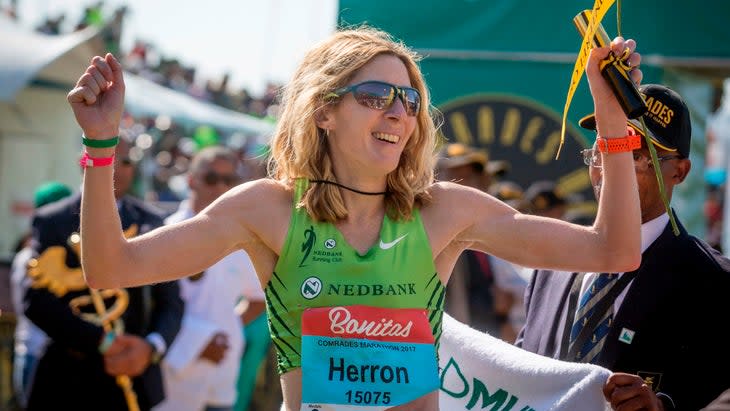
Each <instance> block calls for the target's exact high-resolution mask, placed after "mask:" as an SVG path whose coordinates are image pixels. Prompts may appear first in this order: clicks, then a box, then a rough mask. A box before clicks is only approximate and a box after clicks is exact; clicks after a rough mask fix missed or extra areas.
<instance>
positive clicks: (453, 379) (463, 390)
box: [440, 357, 535, 411]
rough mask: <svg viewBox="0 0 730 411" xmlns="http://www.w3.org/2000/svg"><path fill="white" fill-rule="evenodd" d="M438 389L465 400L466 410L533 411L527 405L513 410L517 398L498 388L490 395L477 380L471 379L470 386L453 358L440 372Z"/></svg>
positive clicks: (533, 410) (485, 386) (484, 385)
mask: <svg viewBox="0 0 730 411" xmlns="http://www.w3.org/2000/svg"><path fill="white" fill-rule="evenodd" d="M440 389H441V391H442V392H443V393H445V394H446V395H448V396H450V397H453V398H455V399H464V400H467V403H466V404H465V405H464V408H465V409H467V410H471V409H473V408H474V407H477V408H476V409H478V410H483V409H489V410H491V411H497V410H499V411H510V410H512V411H535V409H534V408H532V407H531V406H529V405H524V406H522V408H515V405H517V403H518V402H519V401H520V399H519V397H517V396H516V395H514V394H510V393H509V392H507V391H505V390H504V389H502V388H498V389H497V390H496V391H494V392H493V393H491V394H490V393H489V389H488V388H487V385H486V384H485V383H484V382H483V381H481V380H479V379H478V378H472V381H471V384H470V383H469V381H467V378H466V377H465V376H464V374H463V373H462V372H461V369H460V368H459V364H458V363H457V362H456V360H454V358H453V357H452V358H449V362H448V363H447V364H446V367H445V368H444V369H443V371H441V387H440ZM480 400H481V401H480ZM517 406H518V407H519V405H517ZM488 407H489V408H488Z"/></svg>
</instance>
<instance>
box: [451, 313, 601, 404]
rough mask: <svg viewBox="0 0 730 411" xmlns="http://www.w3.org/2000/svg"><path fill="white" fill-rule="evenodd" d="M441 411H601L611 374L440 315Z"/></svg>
mask: <svg viewBox="0 0 730 411" xmlns="http://www.w3.org/2000/svg"><path fill="white" fill-rule="evenodd" d="M439 369H440V371H441V391H440V392H439V394H440V395H439V404H440V409H441V411H456V410H481V409H486V410H500V411H506V410H511V411H532V410H534V411H558V410H561V411H594V410H595V411H605V410H610V409H611V408H610V405H609V404H608V403H607V402H606V400H605V399H604V397H603V392H602V388H603V385H604V384H605V382H606V379H607V378H608V376H609V375H610V374H611V371H609V370H607V369H605V368H602V367H599V366H596V365H592V364H580V363H570V362H566V361H559V360H555V359H552V358H548V357H544V356H541V355H537V354H534V353H531V352H528V351H525V350H523V349H521V348H519V347H515V346H513V345H511V344H509V343H506V342H504V341H502V340H500V339H498V338H495V337H492V336H490V335H489V334H485V333H482V332H480V331H477V330H475V329H473V328H470V327H469V326H467V325H465V324H462V323H460V322H459V321H457V320H455V319H454V318H452V317H450V316H448V315H447V314H444V322H443V333H442V335H441V346H440V348H439Z"/></svg>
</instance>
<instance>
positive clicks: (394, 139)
mask: <svg viewBox="0 0 730 411" xmlns="http://www.w3.org/2000/svg"><path fill="white" fill-rule="evenodd" d="M373 136H374V137H375V138H377V139H378V140H382V141H387V142H389V143H393V144H395V143H397V142H398V140H400V137H399V136H396V135H394V134H386V133H373Z"/></svg>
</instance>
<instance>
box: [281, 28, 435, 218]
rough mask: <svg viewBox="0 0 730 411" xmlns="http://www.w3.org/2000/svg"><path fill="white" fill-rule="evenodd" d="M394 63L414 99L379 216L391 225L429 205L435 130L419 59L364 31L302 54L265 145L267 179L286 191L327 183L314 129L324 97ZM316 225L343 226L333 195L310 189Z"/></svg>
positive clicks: (347, 32)
mask: <svg viewBox="0 0 730 411" xmlns="http://www.w3.org/2000/svg"><path fill="white" fill-rule="evenodd" d="M383 54H388V55H393V56H395V57H397V58H399V59H400V60H401V61H402V62H403V64H404V65H405V67H406V70H407V71H408V76H409V78H410V81H411V86H412V87H413V88H415V89H417V90H418V92H419V93H420V94H421V110H420V111H419V113H418V115H417V120H416V128H415V130H414V131H413V134H412V135H411V136H410V139H409V140H408V143H407V144H406V146H405V147H404V149H403V153H402V155H401V158H400V162H399V164H398V167H397V168H396V169H395V170H393V171H392V172H391V173H389V174H388V176H387V191H388V194H387V195H386V197H385V204H386V212H387V213H388V216H389V217H390V218H392V219H394V220H401V219H409V218H410V217H411V214H412V212H413V208H414V206H416V205H419V206H420V205H423V204H424V203H426V202H427V201H428V200H430V195H429V192H428V188H429V187H430V186H431V184H432V183H433V178H434V174H433V173H434V172H433V170H434V165H435V160H436V138H437V137H436V128H437V127H436V125H435V123H434V120H433V118H432V114H431V112H430V111H431V110H430V109H431V107H430V98H429V93H428V89H427V88H426V83H425V81H424V79H423V75H422V74H421V70H420V68H419V67H418V65H417V61H418V60H420V57H419V56H418V55H417V54H416V53H415V52H413V51H412V50H410V49H409V48H408V47H407V46H405V45H404V44H403V43H401V42H398V41H395V40H394V39H393V38H392V37H391V36H390V35H389V34H387V33H385V32H383V31H379V30H376V29H373V28H370V27H365V26H361V27H357V28H350V29H343V30H340V31H338V32H336V33H335V34H333V35H332V36H331V37H330V38H328V39H326V40H325V41H323V42H321V43H320V44H318V45H317V46H315V47H314V48H313V49H312V50H310V51H309V52H308V53H307V55H306V56H305V57H304V60H303V61H302V63H301V64H300V65H299V68H298V69H297V70H296V72H295V73H294V76H293V77H292V79H291V81H290V82H289V84H288V85H287V86H286V88H285V89H284V92H283V94H282V110H281V115H280V118H279V121H278V124H277V128H276V131H275V133H274V136H273V139H272V143H271V158H270V160H269V176H270V177H271V178H274V179H276V180H279V181H281V182H284V183H285V184H287V185H288V186H290V187H293V184H294V180H295V179H297V178H306V179H309V180H319V179H323V180H335V175H334V171H333V168H332V160H331V159H330V157H329V152H328V147H327V139H326V138H325V135H324V131H323V130H320V129H319V128H318V127H317V125H316V121H315V120H316V115H317V112H318V110H320V109H321V108H323V107H324V106H326V105H327V104H336V102H335V103H332V102H331V101H330V100H328V99H327V97H326V96H327V95H328V94H329V93H330V92H332V91H333V90H335V89H337V88H339V87H343V86H345V85H347V84H348V82H349V81H350V80H351V79H352V78H353V77H354V76H355V75H356V73H357V72H358V70H360V69H361V68H362V67H363V66H365V65H366V64H368V63H369V62H370V61H371V60H373V58H375V57H377V56H379V55H383ZM297 206H299V207H305V208H306V210H307V212H308V213H309V215H310V216H312V218H314V219H316V220H318V221H328V222H336V221H338V220H341V219H345V218H347V209H346V208H345V203H344V201H343V199H342V197H341V195H340V191H339V189H338V188H337V187H335V186H333V185H330V184H314V185H312V186H311V187H310V188H309V189H308V190H307V192H306V193H305V194H304V196H303V197H302V199H301V201H300V203H299V204H298V205H297Z"/></svg>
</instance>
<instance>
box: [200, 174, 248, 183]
mask: <svg viewBox="0 0 730 411" xmlns="http://www.w3.org/2000/svg"><path fill="white" fill-rule="evenodd" d="M240 180H241V179H240V178H239V177H238V176H237V175H235V174H218V173H216V172H215V171H209V172H207V173H205V174H204V175H203V182H204V183H205V184H207V185H209V186H214V185H216V184H218V183H223V184H225V185H227V186H233V185H236V184H238V182H239V181H240Z"/></svg>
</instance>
